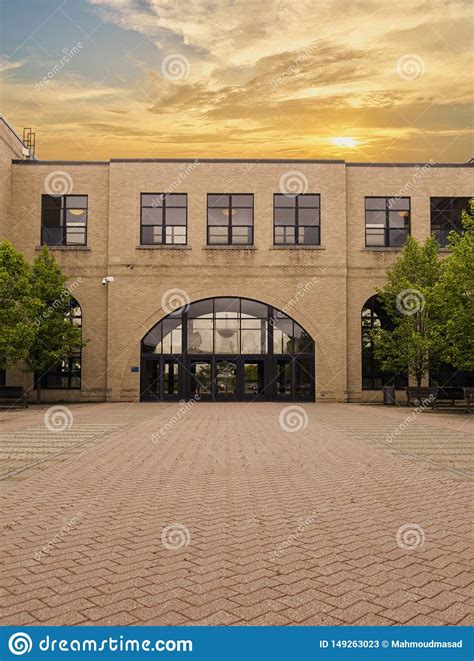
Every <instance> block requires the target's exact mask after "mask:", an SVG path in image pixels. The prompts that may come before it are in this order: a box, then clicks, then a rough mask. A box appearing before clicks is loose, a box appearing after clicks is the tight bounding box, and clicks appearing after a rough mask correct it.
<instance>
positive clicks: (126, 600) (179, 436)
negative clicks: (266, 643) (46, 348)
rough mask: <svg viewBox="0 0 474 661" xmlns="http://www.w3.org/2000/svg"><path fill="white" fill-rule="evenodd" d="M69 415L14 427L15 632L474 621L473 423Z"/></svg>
mask: <svg viewBox="0 0 474 661" xmlns="http://www.w3.org/2000/svg"><path fill="white" fill-rule="evenodd" d="M70 408H71V411H72V412H73V414H74V423H73V425H72V427H71V429H70V430H68V431H63V432H54V431H49V432H48V433H46V432H45V427H44V425H43V422H42V421H43V414H44V410H38V409H31V410H29V411H27V412H21V413H20V414H19V413H15V414H13V415H12V416H11V417H10V418H9V417H8V415H9V414H2V416H1V418H0V450H1V451H2V452H3V454H0V456H1V457H2V462H3V464H2V465H3V468H4V470H3V474H4V477H5V478H6V479H4V480H3V481H2V482H0V485H1V488H2V493H1V497H2V503H3V504H4V507H3V508H2V510H3V522H2V533H3V535H2V537H3V543H2V554H1V558H2V569H1V573H0V596H1V602H0V603H1V617H0V623H1V624H15V625H21V624H87V623H92V624H161V625H166V624H169V625H173V624H254V625H258V624H275V625H278V624H305V625H318V624H329V625H331V624H409V625H415V624H451V625H454V624H467V623H468V622H469V617H470V615H469V613H470V609H469V605H468V599H469V596H470V586H471V584H472V574H471V573H470V560H471V558H470V553H469V535H470V523H469V522H470V515H471V512H470V503H471V497H472V489H471V483H470V477H469V476H470V473H469V471H470V462H471V456H470V444H471V440H472V435H471V434H472V427H469V425H471V424H472V423H471V419H470V417H469V416H463V415H462V414H448V413H430V412H424V413H422V414H420V415H416V416H415V417H414V419H411V417H410V421H409V422H407V416H410V413H411V412H410V411H409V410H408V409H398V408H397V409H386V408H382V407H375V406H357V405H344V404H319V405H318V404H307V405H304V406H299V405H298V406H297V407H296V409H295V408H294V406H293V405H291V409H292V411H284V412H283V414H282V411H283V409H285V405H283V404H270V403H268V404H267V403H265V404H264V403H262V404H260V403H252V404H250V405H249V404H237V403H235V404H234V403H229V404H205V403H199V404H195V405H194V406H191V407H189V410H188V407H184V406H183V405H180V404H134V405H127V404H101V405H91V406H85V405H82V406H72V407H70ZM302 410H304V412H305V413H303V412H302ZM305 416H307V418H306V417H305ZM401 424H402V427H403V428H402V427H400V425H401ZM397 428H398V429H400V430H401V431H400V433H399V434H398V435H396V434H395V430H396V429H397ZM25 429H27V430H28V432H27V433H26V434H25V433H24V430H25ZM290 430H291V431H290ZM391 435H392V436H393V438H391ZM389 438H390V440H388V439H389ZM28 439H29V440H28ZM81 439H82V440H81ZM58 447H60V449H61V451H60V452H56V451H55V450H57V449H58ZM2 448H3V449H2ZM19 469H21V470H19Z"/></svg>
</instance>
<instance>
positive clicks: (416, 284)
mask: <svg viewBox="0 0 474 661" xmlns="http://www.w3.org/2000/svg"><path fill="white" fill-rule="evenodd" d="M438 254H439V246H438V242H437V241H436V239H435V238H434V237H430V238H429V239H427V240H426V241H425V243H424V244H423V245H420V244H419V243H418V241H416V239H414V238H413V237H411V236H409V237H408V239H407V241H406V243H405V245H404V247H403V250H402V253H401V255H400V256H399V257H398V259H397V260H396V262H395V263H394V264H393V266H392V267H391V268H390V269H389V270H388V271H387V283H386V285H385V286H384V287H383V289H380V290H378V296H379V297H380V298H381V300H382V304H383V306H384V308H385V310H386V311H387V313H388V315H389V316H390V318H391V320H392V322H393V325H394V327H393V330H388V329H383V328H376V329H374V330H373V331H372V338H373V340H374V345H375V357H376V358H377V359H378V360H379V361H380V363H381V367H382V369H383V370H384V371H387V372H399V371H400V372H404V373H406V374H409V375H410V376H412V377H414V378H415V379H416V383H417V385H418V386H420V385H421V382H422V379H423V377H424V376H425V374H426V373H427V371H428V369H429V366H430V365H433V364H434V363H436V362H437V361H438V360H439V355H440V344H441V342H440V325H439V318H438V307H437V305H436V302H435V296H434V289H435V287H436V286H437V284H438V282H439V278H440V273H441V263H440V261H439V259H438Z"/></svg>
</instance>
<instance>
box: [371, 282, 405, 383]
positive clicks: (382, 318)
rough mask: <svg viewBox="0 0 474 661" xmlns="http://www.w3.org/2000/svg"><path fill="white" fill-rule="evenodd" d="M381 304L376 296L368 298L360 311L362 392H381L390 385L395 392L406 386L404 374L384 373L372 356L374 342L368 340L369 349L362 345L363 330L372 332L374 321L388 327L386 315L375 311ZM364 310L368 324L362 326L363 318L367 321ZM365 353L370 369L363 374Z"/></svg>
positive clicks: (380, 311)
mask: <svg viewBox="0 0 474 661" xmlns="http://www.w3.org/2000/svg"><path fill="white" fill-rule="evenodd" d="M379 304H380V307H381V303H380V301H377V294H374V295H373V296H370V298H368V299H367V300H366V301H365V302H364V304H363V305H362V308H361V311H360V361H361V362H360V366H361V387H362V390H382V388H383V387H384V386H387V385H390V386H392V385H393V386H395V388H396V389H397V390H403V389H404V388H406V386H408V378H407V376H406V375H405V374H401V373H397V374H394V373H392V372H384V371H383V370H382V369H381V368H380V366H379V361H378V360H377V358H375V356H374V342H373V340H372V339H371V340H370V347H366V346H365V343H364V330H367V329H368V330H369V331H370V330H372V329H374V328H376V324H374V320H375V319H378V320H379V322H380V326H381V327H382V328H387V327H389V326H390V318H389V317H388V315H387V314H386V313H385V314H384V313H383V310H382V309H379V311H377V310H376V309H375V307H376V306H378V305H379ZM364 310H370V324H368V325H364V318H365V319H367V316H365V317H364ZM365 352H367V353H368V354H369V355H368V362H369V363H370V369H369V370H368V372H364V362H365V360H366V359H367V356H364V353H365ZM377 380H379V381H380V382H381V385H380V386H377V385H375V382H376V381H377ZM369 381H371V382H372V384H371V385H365V384H366V383H367V382H369Z"/></svg>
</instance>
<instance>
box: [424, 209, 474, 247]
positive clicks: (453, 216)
mask: <svg viewBox="0 0 474 661" xmlns="http://www.w3.org/2000/svg"><path fill="white" fill-rule="evenodd" d="M469 200H470V198H469V197H432V198H430V206H431V233H432V234H434V235H435V237H436V238H437V239H438V242H439V245H440V246H442V247H445V246H446V245H447V244H448V234H449V233H450V232H451V231H452V230H455V231H456V232H461V230H462V212H463V211H469Z"/></svg>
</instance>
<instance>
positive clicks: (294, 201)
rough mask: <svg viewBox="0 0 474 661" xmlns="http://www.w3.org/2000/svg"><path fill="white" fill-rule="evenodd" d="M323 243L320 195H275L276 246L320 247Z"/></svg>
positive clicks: (274, 234) (274, 239)
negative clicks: (321, 242)
mask: <svg viewBox="0 0 474 661" xmlns="http://www.w3.org/2000/svg"><path fill="white" fill-rule="evenodd" d="M320 241H321V225H320V196H319V195H311V194H304V195H283V194H282V193H275V194H274V195H273V242H274V244H275V245H285V244H286V245H315V246H317V245H319V244H320Z"/></svg>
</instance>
